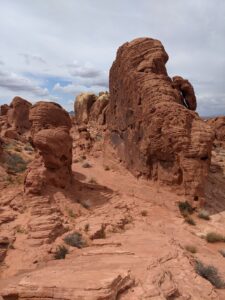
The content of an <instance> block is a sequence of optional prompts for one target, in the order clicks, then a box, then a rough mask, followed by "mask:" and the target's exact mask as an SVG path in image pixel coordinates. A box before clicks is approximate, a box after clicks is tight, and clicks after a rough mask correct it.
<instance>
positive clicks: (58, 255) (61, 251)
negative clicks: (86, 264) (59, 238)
mask: <svg viewBox="0 0 225 300" xmlns="http://www.w3.org/2000/svg"><path fill="white" fill-rule="evenodd" d="M68 253H69V251H68V249H67V248H66V247H65V246H64V245H60V246H58V247H57V248H56V252H55V256H54V257H55V259H65V257H66V254H68Z"/></svg>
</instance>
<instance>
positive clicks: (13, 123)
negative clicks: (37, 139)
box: [7, 97, 32, 134]
mask: <svg viewBox="0 0 225 300" xmlns="http://www.w3.org/2000/svg"><path fill="white" fill-rule="evenodd" d="M31 106H32V104H31V103H30V102H28V101H27V100H25V99H23V98H20V97H15V98H13V100H12V102H11V103H10V105H9V109H8V110H7V121H8V124H9V125H10V127H12V129H13V130H16V131H17V133H20V134H21V133H23V132H24V131H25V130H27V129H29V128H30V127H31V123H30V121H29V110H30V108H31Z"/></svg>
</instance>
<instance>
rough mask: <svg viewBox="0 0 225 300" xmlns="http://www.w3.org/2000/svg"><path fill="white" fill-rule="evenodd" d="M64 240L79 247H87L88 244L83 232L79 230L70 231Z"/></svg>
mask: <svg viewBox="0 0 225 300" xmlns="http://www.w3.org/2000/svg"><path fill="white" fill-rule="evenodd" d="M64 242H65V243H66V244H67V245H70V246H72V247H77V248H79V249H80V248H83V247H85V245H86V243H85V241H84V240H83V237H82V235H81V233H79V232H73V233H69V234H68V235H67V236H65V238H64Z"/></svg>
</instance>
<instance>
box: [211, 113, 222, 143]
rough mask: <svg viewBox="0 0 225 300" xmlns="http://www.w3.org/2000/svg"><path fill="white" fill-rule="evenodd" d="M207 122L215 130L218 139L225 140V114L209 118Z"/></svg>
mask: <svg viewBox="0 0 225 300" xmlns="http://www.w3.org/2000/svg"><path fill="white" fill-rule="evenodd" d="M207 123H208V124H209V125H210V126H211V127H212V129H213V130H214V131H215V136H216V139H217V140H218V141H222V142H225V116H221V117H217V118H212V119H209V120H207Z"/></svg>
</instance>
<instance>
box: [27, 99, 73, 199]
mask: <svg viewBox="0 0 225 300" xmlns="http://www.w3.org/2000/svg"><path fill="white" fill-rule="evenodd" d="M29 119H30V121H31V123H32V128H31V142H32V144H33V145H34V147H35V149H37V150H38V157H37V159H36V160H35V161H34V162H33V163H32V164H31V166H30V170H29V172H28V174H27V177H26V181H25V189H26V191H27V192H31V193H40V192H41V190H42V188H43V186H46V185H47V184H52V185H54V186H57V187H62V188H64V187H65V186H66V185H67V184H68V183H69V182H70V181H71V163H72V138H71V137H70V135H69V130H70V128H71V120H70V117H69V114H68V113H67V112H66V111H65V110H64V109H63V108H62V107H61V106H60V105H58V104H56V103H53V102H38V103H37V104H35V105H34V106H33V107H32V108H31V110H30V117H29Z"/></svg>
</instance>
